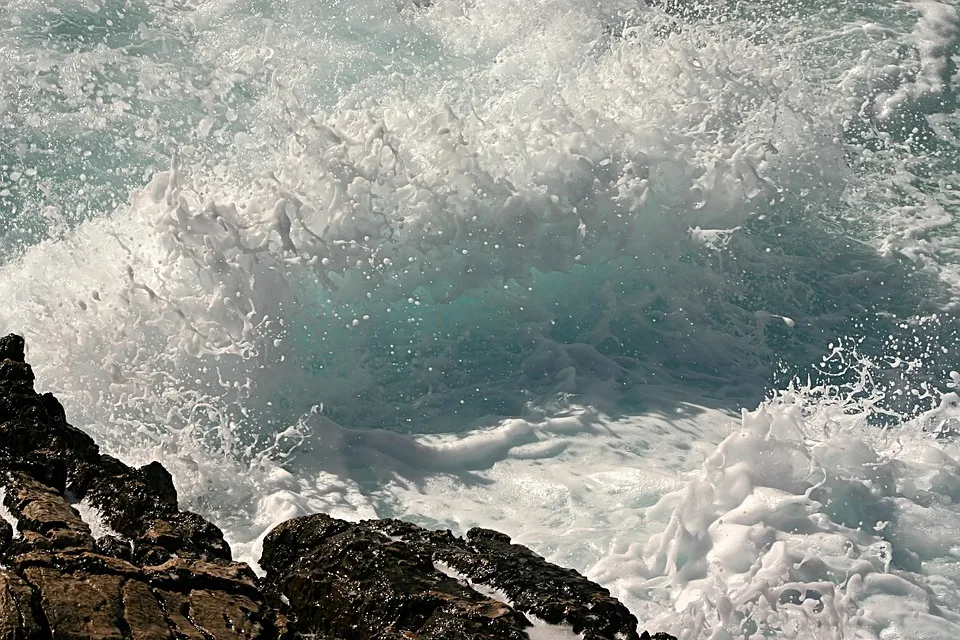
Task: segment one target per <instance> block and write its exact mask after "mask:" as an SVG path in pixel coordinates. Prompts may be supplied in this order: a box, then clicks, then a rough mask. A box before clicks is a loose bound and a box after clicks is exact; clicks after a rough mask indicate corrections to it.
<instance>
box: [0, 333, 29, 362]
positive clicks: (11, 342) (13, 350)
mask: <svg viewBox="0 0 960 640" xmlns="http://www.w3.org/2000/svg"><path fill="white" fill-rule="evenodd" d="M26 347H27V343H26V341H25V340H24V339H23V337H22V336H18V335H16V334H14V333H11V334H10V335H7V336H4V337H2V338H0V360H13V361H14V362H24V360H26V358H25V356H24V354H25V352H26Z"/></svg>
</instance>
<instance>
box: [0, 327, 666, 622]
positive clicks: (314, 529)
mask: <svg viewBox="0 0 960 640" xmlns="http://www.w3.org/2000/svg"><path fill="white" fill-rule="evenodd" d="M0 489H2V499H3V505H4V506H5V507H6V508H7V509H8V510H9V512H10V514H12V516H13V518H14V519H15V520H16V527H12V526H11V525H10V524H9V523H8V522H7V521H6V520H3V519H0V564H2V568H0V640H18V639H24V640H26V639H52V638H76V639H80V638H104V639H106V638H117V639H121V640H152V639H155V638H156V639H163V638H168V639H171V640H173V639H177V640H181V639H188V640H194V639H195V640H221V639H222V640H227V639H235V638H256V639H258V640H259V639H263V640H270V639H277V640H280V639H287V638H294V637H299V634H312V637H314V638H317V639H319V640H323V639H326V640H360V639H361V638H362V639H364V640H367V639H369V640H412V639H417V640H493V639H502V640H525V639H526V638H527V637H528V635H527V632H526V630H527V629H528V628H529V627H530V624H531V618H530V616H537V617H539V618H542V619H544V620H547V621H549V622H552V623H564V624H567V625H570V626H571V627H573V630H574V631H576V632H578V633H582V634H583V637H584V638H585V639H586V640H600V639H613V638H623V639H624V640H629V639H633V640H639V639H642V638H646V637H648V636H646V634H644V635H643V636H638V635H637V632H636V626H637V621H636V619H635V618H634V617H633V616H632V615H631V614H630V612H629V611H627V610H626V609H625V608H624V607H623V605H621V604H620V603H619V602H617V601H616V600H615V599H614V598H613V597H611V596H610V594H609V593H608V592H607V591H606V590H605V589H603V588H601V587H599V586H598V585H596V584H594V583H592V582H590V581H588V580H586V579H585V578H584V577H583V576H580V575H579V574H578V573H576V572H575V571H571V570H568V569H562V568H560V567H557V566H555V565H552V564H550V563H548V562H546V561H545V560H544V559H543V558H541V557H540V556H537V555H536V554H534V553H533V552H532V551H530V550H529V549H527V548H525V547H522V546H519V545H513V544H511V543H510V539H509V538H507V537H506V536H504V535H502V534H499V533H497V532H494V531H488V530H483V529H475V530H472V531H470V532H469V533H468V535H467V537H466V539H460V538H457V537H455V536H453V535H452V534H451V533H450V532H449V531H428V530H425V529H421V528H420V527H416V526H414V525H412V524H408V523H403V522H399V521H396V520H382V521H369V522H364V523H358V524H351V523H347V522H344V521H342V520H336V519H334V518H330V517H328V516H324V515H315V516H308V517H305V518H297V519H295V520H291V521H289V522H286V523H284V524H281V525H280V526H278V527H277V528H276V529H274V530H273V531H272V532H271V533H270V534H269V535H268V536H267V539H266V542H265V545H264V555H263V559H262V561H261V564H262V566H263V568H264V569H266V570H267V572H268V574H267V576H266V578H265V579H258V578H257V576H256V575H255V574H254V573H253V571H252V570H251V569H250V567H248V566H247V565H245V564H242V563H238V562H233V561H232V559H231V556H230V549H229V547H228V546H227V544H226V542H225V540H224V538H223V534H222V532H221V531H220V530H219V529H218V528H217V527H216V526H214V525H213V524H211V523H210V522H208V521H207V520H205V519H204V518H202V517H201V516H199V515H197V514H195V513H191V512H188V511H181V510H180V509H179V507H178V503H177V492H176V488H175V487H174V484H173V479H172V478H171V476H170V474H169V472H167V470H166V469H164V468H163V466H162V465H161V464H159V463H157V462H153V463H150V464H148V465H145V466H143V467H140V468H139V469H133V468H131V467H129V466H127V465H125V464H123V463H122V462H121V461H119V460H117V459H115V458H112V457H110V456H105V455H102V454H101V453H100V450H99V448H98V447H97V445H96V443H95V442H94V441H93V440H92V439H91V438H90V437H89V436H88V435H87V434H85V433H83V432H82V431H80V430H78V429H75V428H74V427H72V426H70V425H69V424H68V423H67V419H66V414H65V412H64V410H63V406H62V405H61V404H60V403H59V402H58V401H57V399H56V398H54V397H53V396H52V395H50V394H43V395H39V394H37V393H36V392H35V391H34V389H33V372H32V370H31V369H30V366H29V365H28V364H26V363H25V362H24V343H23V339H22V338H20V337H18V336H6V337H4V338H0ZM80 500H82V501H84V503H85V504H88V505H90V506H92V507H94V508H96V509H97V510H98V511H99V513H100V516H101V518H102V520H103V522H102V523H100V524H102V525H107V526H108V527H109V528H110V529H112V533H111V534H110V535H105V536H103V537H100V538H99V539H95V538H94V536H93V534H92V531H91V527H90V524H89V523H87V522H84V521H83V519H82V518H81V516H80V513H79V512H78V511H77V510H76V509H75V508H74V506H73V505H74V504H75V503H76V502H77V501H80ZM114 534H115V535H114ZM439 563H443V564H442V565H441V564H439ZM440 569H443V570H440ZM480 584H484V585H487V587H493V588H496V589H497V590H499V591H501V592H503V593H504V594H505V596H504V597H493V596H491V595H484V593H485V592H484V590H483V588H482V587H480V586H478V585H480ZM525 614H527V615H525ZM657 637H658V638H660V637H661V636H657ZM662 638H663V640H666V639H667V638H668V636H662Z"/></svg>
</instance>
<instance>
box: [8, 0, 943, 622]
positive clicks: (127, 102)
mask: <svg viewBox="0 0 960 640" xmlns="http://www.w3.org/2000/svg"><path fill="white" fill-rule="evenodd" d="M0 25H2V26H3V28H2V29H0V259H2V267H0V300H3V304H2V305H0V331H2V332H3V333H7V332H11V331H12V332H18V333H22V334H24V335H25V336H26V337H27V342H28V345H29V348H30V353H29V360H30V361H31V362H32V363H33V364H34V367H35V370H36V373H37V378H38V385H39V386H40V387H41V388H43V389H44V390H51V391H54V392H56V394H57V396H58V397H59V398H61V399H62V400H63V402H64V405H65V406H66V409H67V413H68V415H70V416H71V419H72V421H73V423H74V424H76V426H78V427H81V428H82V429H84V430H86V431H87V432H89V433H90V434H91V435H93V436H94V437H95V438H96V439H97V441H98V442H99V443H101V445H102V446H103V447H104V448H105V450H106V451H107V452H108V453H111V454H112V455H116V456H118V457H120V458H121V459H123V460H124V461H126V462H128V463H131V464H143V463H145V462H148V461H150V460H153V459H158V460H160V461H161V462H162V463H163V464H164V465H165V466H166V467H167V468H169V469H170V470H171V472H172V473H173V475H174V477H175V480H176V483H177V488H178V490H179V492H180V494H181V496H182V506H183V507H185V508H190V509H193V510H196V511H198V512H200V513H202V514H204V515H205V516H207V517H209V518H210V519H212V520H213V521H214V522H215V523H216V524H218V525H219V526H221V527H222V528H223V529H224V531H225V533H226V536H227V539H228V541H229V542H230V543H231V545H232V547H233V549H234V552H235V554H236V555H237V556H238V558H239V559H241V560H244V561H249V562H252V563H255V562H256V560H257V559H258V558H259V557H260V551H261V548H262V538H263V536H264V535H265V534H266V532H267V531H269V530H270V528H272V527H273V526H274V525H276V524H277V523H279V522H281V521H283V520H285V519H288V518H290V517H293V516H296V515H303V514H307V513H312V512H316V511H323V512H326V513H329V514H331V515H334V516H337V517H343V518H349V519H359V518H366V517H388V516H389V517H399V518H404V519H407V520H411V521H413V522H416V523H418V524H422V525H425V526H442V527H450V528H452V529H453V530H454V531H455V532H463V531H465V530H466V529H467V528H469V527H471V526H476V525H480V526H486V527H494V528H497V529H499V530H502V531H504V532H506V533H508V534H510V535H511V536H512V537H514V539H515V540H516V541H518V542H520V543H523V544H526V545H529V546H530V547H531V548H533V549H534V550H536V551H537V552H539V553H541V554H543V555H544V556H546V557H547V558H548V559H549V560H551V561H555V562H558V563H561V564H564V565H567V566H572V567H575V568H576V569H578V570H580V571H582V572H584V573H585V574H586V575H588V577H590V578H591V579H594V580H596V581H598V582H600V583H601V584H602V585H604V586H606V587H608V588H609V589H611V591H612V592H613V594H614V595H615V596H617V597H618V598H620V599H621V600H622V601H623V602H624V603H625V604H626V605H627V606H629V607H630V608H631V609H632V610H633V611H634V613H636V615H637V616H638V618H640V620H641V621H642V624H643V626H644V627H647V628H653V629H662V630H664V631H668V632H670V633H673V634H675V635H677V636H678V637H680V638H682V639H683V640H700V639H703V640H706V639H711V640H735V639H736V640H739V639H743V640H748V639H749V640H757V639H759V638H766V637H776V638H803V639H807V638H809V639H829V640H837V639H853V638H857V639H882V640H897V639H907V638H910V639H919V638H923V639H928V640H934V639H936V640H941V639H942V640H956V638H958V637H960V543H958V540H960V507H958V505H957V504H956V503H958V502H960V462H958V461H960V441H958V438H960V409H958V404H960V396H958V395H957V394H958V392H960V374H958V373H956V372H955V371H956V370H960V355H958V348H960V336H958V328H960V323H958V319H957V315H956V314H957V312H958V311H960V305H958V302H957V301H958V300H960V228H958V226H957V220H958V218H960V113H958V106H960V97H958V94H957V91H958V85H960V71H958V63H960V44H958V43H960V15H958V9H957V6H956V5H955V4H954V3H952V2H949V1H946V0H945V1H943V2H937V1H934V0H911V1H903V2H894V1H893V0H883V1H879V2H870V3H848V2H840V1H839V0H834V2H832V3H830V2H816V3H812V2H804V1H801V0H743V1H737V2H734V1H732V0H712V1H709V2H704V3H703V4H697V3H688V2H674V1H673V0H664V1H662V2H661V1H657V2H654V1H651V2H649V3H644V2H642V1H641V0H597V1H596V2H578V1H575V0H435V1H434V2H433V3H432V4H427V3H423V2H409V1H408V0H325V1H322V2H318V1H316V0H258V1H256V2H253V1H250V2H239V1H234V0H168V1H166V2H162V1H159V0H54V1H46V0H6V1H5V2H4V3H2V4H0Z"/></svg>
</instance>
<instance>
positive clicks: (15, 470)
mask: <svg viewBox="0 0 960 640" xmlns="http://www.w3.org/2000/svg"><path fill="white" fill-rule="evenodd" d="M0 442H2V443H3V445H2V446H0V472H3V473H0V486H2V488H3V492H4V493H3V505H4V506H5V507H6V508H7V509H8V510H9V512H10V514H12V516H13V518H14V519H16V521H17V531H16V533H14V532H13V530H12V528H11V527H10V526H9V525H8V524H7V523H6V521H2V522H3V525H2V526H0V562H2V564H3V566H5V567H7V569H5V570H0V640H8V639H9V640H13V639H17V638H77V639H79V638H103V639H108V638H110V639H112V638H116V639H117V640H124V639H132V640H141V639H142V640H151V639H154V638H170V639H173V638H197V639H198V640H211V639H218V640H219V639H228V638H231V639H232V638H266V639H269V638H280V637H282V636H284V635H286V634H285V632H283V631H282V629H283V628H284V624H285V623H284V620H283V617H282V616H281V615H280V614H278V613H277V611H276V610H275V609H274V608H271V607H268V606H267V605H266V604H265V603H264V598H263V596H262V593H261V591H260V589H259V587H258V586H257V579H256V576H255V575H254V574H253V572H252V571H251V570H250V568H249V567H248V566H247V565H245V564H241V563H236V562H232V561H231V559H230V551H229V548H228V547H227V544H226V542H224V540H223V534H222V533H221V532H220V530H219V529H217V528H216V527H215V526H213V525H212V524H210V523H209V522H207V521H206V520H204V519H203V518H201V517H200V516H198V515H197V514H194V513H189V512H184V511H180V510H179V509H178V507H177V493H176V489H175V488H174V486H173V481H172V479H171V478H170V474H169V473H167V471H166V469H164V468H163V467H162V466H161V465H160V464H159V463H152V464H149V465H146V466H145V467H143V468H141V469H131V468H130V467H128V466H126V465H124V464H123V463H121V462H120V461H118V460H116V459H114V458H110V457H108V456H103V455H101V454H100V452H99V449H98V447H97V445H96V444H95V443H94V442H93V440H91V439H90V438H89V437H88V436H87V435H86V434H84V433H82V432H81V431H79V430H77V429H74V428H73V427H71V426H70V425H68V424H67V423H66V419H65V416H64V412H63V408H62V407H61V406H60V403H59V402H57V401H56V399H55V398H53V396H50V395H45V396H40V395H37V394H36V393H35V392H34V390H33V373H32V372H31V370H30V367H29V365H27V364H25V363H24V362H23V341H22V340H21V339H20V338H19V337H17V336H7V337H6V338H2V339H0ZM68 495H70V496H71V499H76V500H80V499H86V500H87V501H88V502H90V503H91V504H93V505H94V506H96V507H97V508H98V509H99V510H100V513H101V515H102V517H103V520H104V522H105V524H107V525H108V526H109V527H111V528H112V529H114V530H115V531H116V532H117V534H118V535H117V536H115V537H114V536H110V537H104V538H101V539H100V540H95V539H94V537H93V536H92V535H91V532H90V526H89V525H88V524H87V523H86V522H84V521H83V519H82V518H81V517H80V514H79V513H78V512H77V510H76V509H74V508H73V506H71V504H70V502H69V501H68V499H67V496H68Z"/></svg>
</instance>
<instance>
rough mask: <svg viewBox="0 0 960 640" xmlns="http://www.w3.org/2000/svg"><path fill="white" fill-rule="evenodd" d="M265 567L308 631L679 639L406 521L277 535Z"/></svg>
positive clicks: (543, 567) (484, 534) (480, 543)
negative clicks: (552, 628) (534, 631)
mask: <svg viewBox="0 0 960 640" xmlns="http://www.w3.org/2000/svg"><path fill="white" fill-rule="evenodd" d="M260 564H261V566H262V567H263V569H264V570H266V571H267V575H266V579H265V582H266V585H267V588H268V589H271V590H272V591H273V592H274V593H278V594H279V593H282V594H284V596H285V597H286V598H288V599H289V602H290V605H291V607H292V609H293V610H295V611H298V612H299V616H298V619H297V621H296V625H297V628H298V630H299V631H301V632H303V633H311V632H320V633H332V634H334V635H338V636H340V637H343V638H349V639H351V640H352V639H353V638H366V637H376V638H420V639H422V640H476V639H479V638H506V639H513V638H518V639H519V638H525V637H527V631H528V630H529V629H530V628H531V627H532V626H533V625H534V624H535V623H539V624H540V625H543V624H544V623H548V624H551V625H563V626H564V627H566V628H567V629H568V630H569V631H571V632H573V633H574V634H577V635H579V636H580V637H582V638H584V640H606V639H609V640H613V639H623V640H631V639H632V640H640V639H641V638H644V639H647V638H651V637H652V638H657V639H659V640H667V639H668V638H670V636H667V635H665V634H657V635H655V636H650V635H649V634H648V633H646V632H644V633H643V635H642V636H641V635H639V634H638V632H637V619H636V617H634V616H633V614H631V613H630V612H629V611H628V610H627V608H626V607H624V606H623V605H622V604H621V603H620V602H619V601H617V600H616V599H615V598H613V597H612V596H611V595H610V592H609V591H607V590H606V589H604V588H603V587H601V586H600V585H598V584H596V583H593V582H591V581H589V580H587V579H586V578H585V577H583V576H582V575H580V574H579V573H577V572H576V571H573V570H571V569H564V568H562V567H558V566H556V565H554V564H551V563H549V562H547V561H546V560H544V559H543V558H542V557H540V556H538V555H537V554H535V553H533V552H532V551H531V550H530V549H528V548H526V547H524V546H521V545H515V544H511V542H510V538H509V537H507V536H506V535H504V534H502V533H498V532H496V531H490V530H487V529H472V530H471V531H469V532H468V533H467V536H466V537H465V538H458V537H456V536H454V535H453V534H452V533H450V532H449V531H431V530H428V529H423V528H421V527H418V526H416V525H414V524H411V523H408V522H401V521H399V520H389V519H384V520H368V521H364V522H358V523H350V522H345V521H343V520H337V519H335V518H331V517H329V516H326V515H323V514H316V515H312V516H305V517H302V518H295V519H293V520H289V521H287V522H285V523H283V524H281V525H279V526H278V527H276V528H275V529H274V530H273V531H271V532H270V534H269V535H268V536H267V538H266V540H265V541H264V550H263V557H262V559H261V561H260ZM356 629H379V630H380V631H379V635H373V636H366V635H362V634H360V635H358V634H357V633H355V631H354V630H356Z"/></svg>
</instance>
